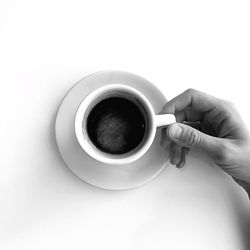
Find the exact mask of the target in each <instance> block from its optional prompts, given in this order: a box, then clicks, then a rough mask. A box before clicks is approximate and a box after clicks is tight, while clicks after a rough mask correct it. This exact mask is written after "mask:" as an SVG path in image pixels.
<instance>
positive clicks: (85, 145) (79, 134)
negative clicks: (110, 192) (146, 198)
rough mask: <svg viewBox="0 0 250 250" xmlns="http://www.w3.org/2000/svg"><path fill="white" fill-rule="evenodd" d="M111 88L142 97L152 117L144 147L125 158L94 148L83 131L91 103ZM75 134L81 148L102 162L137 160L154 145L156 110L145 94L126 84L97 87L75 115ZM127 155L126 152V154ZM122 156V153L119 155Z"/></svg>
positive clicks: (117, 163)
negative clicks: (115, 156) (99, 151)
mask: <svg viewBox="0 0 250 250" xmlns="http://www.w3.org/2000/svg"><path fill="white" fill-rule="evenodd" d="M111 90H120V91H122V90H123V91H125V92H128V93H132V94H133V95H134V96H136V97H137V98H139V99H140V101H142V102H143V105H146V109H147V111H148V112H147V113H148V115H149V116H150V117H149V118H150V119H151V127H150V129H149V134H148V135H147V138H146V140H145V142H144V144H143V145H142V147H141V148H140V149H139V150H138V151H136V152H135V153H134V154H131V155H128V156H125V157H123V158H111V157H110V158H109V157H108V155H110V154H108V153H107V154H105V153H98V152H97V151H96V150H94V148H93V146H91V145H92V144H93V143H92V142H91V141H90V139H89V138H88V137H87V136H84V132H83V128H82V125H83V120H84V117H85V114H86V112H87V111H88V110H89V106H90V104H91V103H92V102H93V101H94V100H96V99H97V98H98V97H99V96H101V95H102V94H103V93H105V92H107V91H111ZM74 125H75V126H74V127H75V135H76V138H77V141H78V143H79V144H80V146H81V148H82V149H83V150H84V151H85V152H86V153H87V154H88V155H89V156H91V157H92V158H94V159H95V160H98V161H100V162H102V163H106V164H114V165H122V164H128V163H131V162H134V161H136V160H137V159H139V158H140V157H142V156H143V155H144V154H145V153H146V152H147V150H148V149H149V148H150V146H151V145H152V143H153V141H154V138H155V134H156V124H155V112H154V109H153V107H152V105H151V103H150V102H149V100H148V99H147V97H146V96H145V95H143V94H142V93H141V92H140V91H138V90H137V89H135V88H133V87H130V86H127V85H124V84H109V85H106V86H103V87H101V88H98V89H95V90H94V91H92V92H91V93H89V94H88V95H87V96H86V97H85V98H84V99H83V100H82V102H81V103H80V104H79V106H78V108H77V111H76V115H75V124H74ZM124 155H126V154H124ZM119 156H121V155H119Z"/></svg>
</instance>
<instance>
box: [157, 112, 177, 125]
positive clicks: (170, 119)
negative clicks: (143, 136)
mask: <svg viewBox="0 0 250 250" xmlns="http://www.w3.org/2000/svg"><path fill="white" fill-rule="evenodd" d="M155 122H156V127H164V126H167V125H169V124H171V123H175V122H176V119H175V115H173V114H162V115H156V116H155Z"/></svg>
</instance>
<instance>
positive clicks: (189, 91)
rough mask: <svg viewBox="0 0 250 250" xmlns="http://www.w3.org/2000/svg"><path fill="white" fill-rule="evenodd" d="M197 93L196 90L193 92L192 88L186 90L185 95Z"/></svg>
mask: <svg viewBox="0 0 250 250" xmlns="http://www.w3.org/2000/svg"><path fill="white" fill-rule="evenodd" d="M196 92H197V90H195V89H193V88H188V89H187V90H186V93H187V94H188V95H193V94H194V93H196Z"/></svg>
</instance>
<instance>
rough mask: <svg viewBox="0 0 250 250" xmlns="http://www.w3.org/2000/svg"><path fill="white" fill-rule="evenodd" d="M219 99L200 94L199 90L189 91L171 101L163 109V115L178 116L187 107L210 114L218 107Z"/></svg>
mask: <svg viewBox="0 0 250 250" xmlns="http://www.w3.org/2000/svg"><path fill="white" fill-rule="evenodd" d="M218 101H219V99H217V98H215V97H213V96H210V95H208V94H205V93H203V92H200V91H198V90H193V89H188V90H186V91H185V92H183V93H182V94H180V95H178V96H177V97H175V98H174V99H172V100H171V101H169V102H168V103H167V104H166V105H165V106H164V107H163V109H162V113H167V114H176V113H177V112H180V111H182V110H184V109H185V108H187V107H190V108H191V109H194V110H196V111H200V112H202V113H204V112H208V111H210V110H212V109H213V108H214V107H216V105H217V103H218Z"/></svg>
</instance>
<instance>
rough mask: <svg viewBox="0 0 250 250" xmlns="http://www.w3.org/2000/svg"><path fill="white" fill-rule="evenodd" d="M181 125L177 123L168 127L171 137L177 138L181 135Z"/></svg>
mask: <svg viewBox="0 0 250 250" xmlns="http://www.w3.org/2000/svg"><path fill="white" fill-rule="evenodd" d="M181 132H182V127H181V126H179V125H176V124H175V125H172V126H171V127H170V129H169V135H170V137H171V138H172V139H178V138H179V137H180V135H181Z"/></svg>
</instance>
